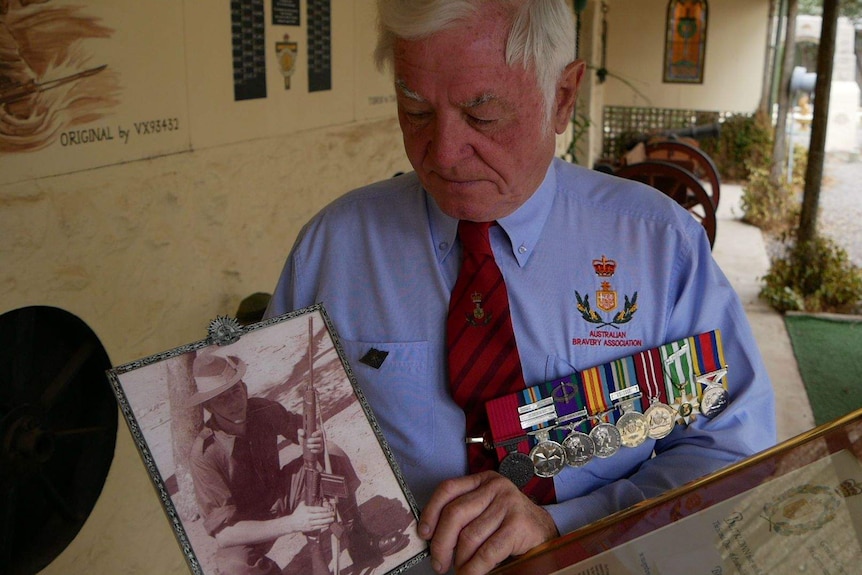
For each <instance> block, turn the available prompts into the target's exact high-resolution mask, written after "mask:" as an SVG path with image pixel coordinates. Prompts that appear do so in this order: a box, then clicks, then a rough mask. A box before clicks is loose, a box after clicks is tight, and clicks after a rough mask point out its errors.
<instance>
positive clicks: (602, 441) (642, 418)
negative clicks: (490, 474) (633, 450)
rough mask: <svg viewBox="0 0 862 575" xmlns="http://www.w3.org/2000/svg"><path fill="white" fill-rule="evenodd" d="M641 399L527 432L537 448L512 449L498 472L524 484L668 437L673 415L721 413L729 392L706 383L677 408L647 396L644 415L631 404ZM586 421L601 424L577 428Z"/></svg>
mask: <svg viewBox="0 0 862 575" xmlns="http://www.w3.org/2000/svg"><path fill="white" fill-rule="evenodd" d="M640 397H641V395H640V394H637V395H636V396H633V397H630V398H627V400H626V401H624V402H621V403H619V404H615V405H614V407H613V408H612V409H610V410H608V411H606V412H604V413H599V414H595V415H592V416H589V415H587V414H584V413H583V412H581V417H580V418H578V419H576V420H575V421H565V420H561V419H558V420H557V421H556V422H555V424H554V425H553V426H549V427H545V428H542V429H539V430H537V431H533V432H531V433H533V434H535V435H536V438H537V439H538V443H537V444H536V446H535V447H533V449H531V450H530V454H529V455H526V454H524V453H521V452H519V451H517V449H510V450H509V453H508V455H507V456H506V457H504V458H503V461H501V462H500V467H499V472H500V474H501V475H504V476H505V477H508V478H509V479H510V480H512V481H513V482H514V483H515V484H516V485H518V486H519V487H523V486H524V485H526V484H527V481H529V480H530V478H531V477H532V476H533V475H536V476H538V477H553V476H555V475H557V474H558V473H560V472H561V471H562V470H563V469H564V468H565V467H566V466H569V467H581V466H583V465H585V464H586V463H587V462H589V461H590V460H591V459H593V457H598V458H601V459H604V458H608V457H611V456H612V455H615V454H616V453H617V452H618V451H619V450H620V449H621V448H622V447H638V446H639V445H641V444H643V443H644V442H645V441H646V440H647V439H662V438H664V437H667V436H668V435H669V434H670V432H671V431H673V427H674V425H675V424H676V421H677V417H679V418H682V419H683V421H685V420H687V419H688V418H690V417H692V415H693V414H694V411H695V410H696V409H697V410H699V411H700V413H702V414H703V415H704V416H706V417H708V418H712V417H715V416H716V415H718V414H719V413H721V412H722V411H723V410H724V408H725V407H726V406H727V402H728V395H727V391H726V390H725V389H724V387H723V386H721V385H720V384H717V383H709V384H707V385H706V387H705V389H704V391H703V394H702V395H701V400H700V402H699V403H698V401H697V398H693V399H692V400H689V401H684V402H683V403H681V404H680V405H679V407H678V408H677V409H674V408H673V407H671V406H670V405H667V404H666V403H662V402H660V401H658V399H657V398H651V401H650V406H649V407H648V408H647V409H646V411H645V412H644V413H640V412H638V411H637V410H635V408H634V402H635V401H636V400H638V399H640ZM618 409H619V411H620V412H621V415H620V417H619V418H618V419H617V422H616V424H615V425H614V424H611V423H608V422H607V421H605V419H606V417H607V415H608V414H610V413H611V412H612V411H616V410H618ZM575 415H576V416H577V415H578V414H575ZM590 420H594V421H598V422H599V423H598V424H597V425H595V426H594V427H593V428H592V429H591V430H590V432H589V434H587V433H583V432H581V431H578V430H577V429H575V428H576V427H578V426H580V425H581V424H583V423H586V422H587V421H590ZM563 424H564V425H563ZM558 427H559V428H560V429H568V430H569V434H568V435H567V436H566V438H565V439H564V440H563V442H562V443H558V442H556V441H554V440H552V439H550V432H551V430H552V429H556V428H558Z"/></svg>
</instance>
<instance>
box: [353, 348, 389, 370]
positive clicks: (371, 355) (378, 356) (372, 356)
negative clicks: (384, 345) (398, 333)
mask: <svg viewBox="0 0 862 575" xmlns="http://www.w3.org/2000/svg"><path fill="white" fill-rule="evenodd" d="M387 355H389V352H388V351H383V350H380V349H376V348H373V347H372V348H371V349H369V350H368V352H367V353H366V354H365V355H363V356H362V357H361V358H360V359H359V361H361V362H362V363H364V364H365V365H368V366H370V367H373V368H374V369H380V366H381V365H383V361H384V360H385V359H386V356H387Z"/></svg>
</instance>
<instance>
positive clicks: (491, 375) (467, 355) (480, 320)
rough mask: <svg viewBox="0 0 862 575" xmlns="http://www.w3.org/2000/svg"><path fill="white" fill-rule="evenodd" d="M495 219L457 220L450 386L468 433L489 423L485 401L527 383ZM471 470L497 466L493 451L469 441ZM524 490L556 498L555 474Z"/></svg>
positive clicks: (486, 427) (540, 498) (546, 498)
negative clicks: (494, 244)
mask: <svg viewBox="0 0 862 575" xmlns="http://www.w3.org/2000/svg"><path fill="white" fill-rule="evenodd" d="M492 225H494V222H469V221H466V220H462V221H461V222H459V224H458V238H459V239H460V240H461V246H462V250H463V256H462V261H461V271H460V273H459V274H458V280H457V281H456V282H455V288H454V289H453V290H452V297H451V299H450V301H449V319H448V321H447V326H446V331H447V333H446V336H447V343H448V349H449V386H450V390H451V392H452V397H453V398H454V399H455V402H456V403H457V404H458V405H460V406H461V408H462V409H463V410H464V413H465V415H466V418H467V429H466V434H467V437H481V436H483V435H484V434H485V433H487V432H488V430H489V429H490V426H489V424H488V419H487V416H486V414H485V402H487V401H488V400H490V399H494V398H496V397H500V396H502V395H506V394H509V393H512V392H516V391H520V390H522V389H524V388H525V387H526V385H525V384H524V375H523V372H522V371H521V360H520V358H519V357H518V346H517V344H516V342H515V332H514V330H513V329H512V318H511V315H510V313H509V295H508V293H507V292H506V284H505V283H504V281H503V274H502V273H500V268H499V267H497V263H496V262H495V261H494V252H493V251H492V250H491V242H490V239H489V237H488V230H489V228H490V227H491V226H492ZM468 460H469V465H470V471H471V472H472V473H476V472H478V471H484V470H486V469H496V468H497V460H496V457H495V455H494V452H493V451H492V450H488V449H484V448H483V447H482V445H479V444H471V445H469V446H468ZM524 492H525V493H527V495H530V496H531V497H533V498H534V499H535V500H536V501H537V502H539V503H552V502H553V501H554V483H553V480H552V479H540V478H538V477H534V478H533V479H532V480H531V481H530V482H529V483H528V484H527V485H526V486H525V487H524Z"/></svg>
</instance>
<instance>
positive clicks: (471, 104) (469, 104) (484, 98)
mask: <svg viewBox="0 0 862 575" xmlns="http://www.w3.org/2000/svg"><path fill="white" fill-rule="evenodd" d="M496 99H497V96H495V95H494V94H491V93H490V92H486V93H485V94H482V95H481V96H476V97H475V98H473V99H472V100H467V101H466V102H463V103H461V107H462V108H475V107H477V106H481V105H482V104H487V103H488V102H491V101H493V100H496Z"/></svg>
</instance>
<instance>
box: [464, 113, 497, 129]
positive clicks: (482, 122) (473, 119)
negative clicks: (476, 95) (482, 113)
mask: <svg viewBox="0 0 862 575" xmlns="http://www.w3.org/2000/svg"><path fill="white" fill-rule="evenodd" d="M467 121H469V122H470V123H471V124H473V125H474V126H478V127H482V126H490V125H491V124H493V123H494V122H495V121H496V120H493V119H488V118H479V117H477V116H471V115H468V116H467Z"/></svg>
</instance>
